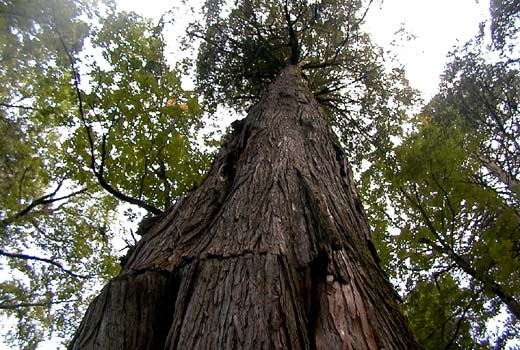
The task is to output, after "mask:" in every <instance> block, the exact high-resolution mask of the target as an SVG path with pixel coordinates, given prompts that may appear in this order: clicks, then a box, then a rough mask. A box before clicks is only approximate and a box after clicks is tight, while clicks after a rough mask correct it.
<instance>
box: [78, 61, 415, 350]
mask: <svg viewBox="0 0 520 350" xmlns="http://www.w3.org/2000/svg"><path fill="white" fill-rule="evenodd" d="M416 348H417V345H416V344H415V342H414V341H413V339H412V336H411V335H410V333H409V331H408V328H407V325H406V321H405V319H404V318H403V316H402V315H401V314H400V312H399V310H398V305H397V296H396V294H395V293H394V292H393V290H392V288H391V286H390V284H389V282H388V280H387V278H386V276H385V274H384V272H383V271H382V269H381V268H380V266H379V264H378V260H377V257H376V253H375V250H374V246H373V244H372V242H371V240H370V233H369V229H368V226H367V223H366V218H365V214H364V213H363V209H362V206H361V203H360V201H359V199H358V196H357V194H356V190H355V187H354V185H353V180H352V176H351V171H350V169H349V166H348V164H347V163H346V161H345V159H344V155H343V152H342V151H341V148H340V147H339V146H338V145H337V143H336V138H335V136H334V134H333V132H332V131H331V129H330V127H329V126H328V125H327V122H326V118H325V115H324V113H323V112H322V111H321V109H320V107H319V105H318V103H317V102H316V101H315V100H314V98H313V97H312V96H311V95H310V93H309V91H308V88H307V86H306V83H305V81H304V80H303V79H302V78H301V75H300V73H299V71H298V69H297V67H296V66H289V67H287V68H286V69H284V70H283V71H282V72H281V73H280V75H279V77H278V78H277V79H276V80H275V81H274V82H273V83H272V84H271V86H270V87H269V89H268V91H267V92H266V93H265V94H264V96H263V98H262V99H261V101H260V102H259V103H258V104H257V105H256V106H254V107H253V108H252V109H251V110H250V112H249V114H248V116H247V118H245V119H244V120H242V121H239V122H235V123H234V131H233V133H232V134H231V135H230V137H229V139H228V140H227V141H226V143H225V144H224V146H223V148H222V150H221V152H220V155H219V156H217V158H216V159H215V161H214V163H213V165H212V168H211V170H210V173H209V175H208V177H207V178H206V180H205V181H204V182H203V183H202V185H201V186H200V187H199V188H197V189H196V190H194V191H192V192H191V193H189V194H188V195H187V196H186V197H185V198H184V199H182V200H181V201H179V202H178V203H177V204H176V205H175V206H174V207H173V208H172V209H171V210H169V211H168V212H166V213H165V214H164V215H162V216H161V217H159V218H157V221H156V223H155V224H154V225H152V226H151V228H150V229H149V230H148V231H147V232H146V233H145V234H144V235H143V237H142V239H141V240H140V242H139V243H138V244H137V246H136V247H135V249H134V250H133V251H132V252H131V254H130V255H129V257H128V259H127V261H126V264H125V266H124V268H123V270H122V272H121V273H120V275H119V276H118V277H116V278H114V279H113V280H112V281H111V282H110V283H109V284H108V285H107V286H105V288H104V289H103V291H102V292H101V294H100V295H99V296H98V297H97V298H96V299H95V300H94V302H93V303H92V304H91V306H90V307H89V309H88V311H87V314H86V316H85V318H84V320H83V322H82V323H81V326H80V328H79V329H78V331H77V334H76V336H75V337H74V339H73V341H72V343H71V345H70V347H69V349H81V350H87V349H96V350H98V349H111V350H117V349H204V350H206V349H298V350H300V349H352V350H354V349H370V350H373V349H386V350H390V349H403V350H404V349H416Z"/></svg>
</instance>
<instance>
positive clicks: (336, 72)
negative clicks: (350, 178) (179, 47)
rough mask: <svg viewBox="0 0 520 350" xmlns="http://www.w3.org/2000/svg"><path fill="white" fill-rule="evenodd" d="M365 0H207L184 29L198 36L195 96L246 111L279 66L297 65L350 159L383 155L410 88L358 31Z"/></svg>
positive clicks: (407, 102) (396, 129) (402, 117)
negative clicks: (200, 13)
mask: <svg viewBox="0 0 520 350" xmlns="http://www.w3.org/2000/svg"><path fill="white" fill-rule="evenodd" d="M370 3H371V2H370V1H367V2H363V1H357V0H353V1H319V2H309V1H301V0H294V1H285V2H284V1H265V0H247V1H240V2H236V3H234V4H230V3H227V2H224V1H216V0H208V1H206V3H205V7H204V11H205V12H204V21H202V22H199V23H196V24H195V25H194V27H193V30H192V31H191V33H190V36H191V37H192V38H197V39H200V40H201V43H200V50H199V55H198V58H197V61H196V68H197V82H198V86H199V88H200V90H201V92H202V94H203V95H204V97H205V99H206V100H207V101H208V102H209V104H210V105H213V106H216V105H217V104H226V105H228V106H232V107H234V108H237V109H238V110H245V109H247V107H249V106H250V105H251V104H253V103H255V102H256V101H257V100H258V98H259V96H260V93H261V92H262V90H263V89H264V88H265V87H266V85H267V84H268V83H269V82H270V81H271V80H272V79H273V78H274V77H275V76H276V74H277V73H278V72H279V71H280V70H281V69H282V68H283V67H285V66H286V65H288V64H298V65H299V66H300V67H301V69H302V72H303V74H304V75H305V77H306V78H307V79H308V81H309V86H310V89H311V91H312V93H313V94H314V96H315V97H316V99H317V100H318V101H319V102H320V103H321V104H322V106H323V107H324V108H325V110H326V111H327V113H328V114H329V116H330V118H331V121H332V122H333V124H334V126H335V127H337V128H338V130H339V131H340V133H341V135H342V142H343V143H344V144H345V146H346V147H345V149H346V150H347V152H348V153H349V155H350V159H352V160H353V161H354V163H355V165H356V166H359V165H360V163H361V160H362V159H364V158H366V155H367V153H368V154H371V156H374V157H375V156H377V154H381V153H385V152H386V150H387V149H388V147H389V146H390V145H391V141H390V139H391V137H392V136H396V135H399V134H400V132H401V126H402V123H403V121H404V120H405V118H406V110H407V109H408V107H409V106H410V105H411V104H412V103H413V101H414V99H415V97H414V96H415V94H414V91H413V90H412V89H410V87H409V86H408V82H407V80H406V78H405V76H404V70H403V69H402V68H400V67H398V66H396V65H395V64H392V62H391V57H390V55H387V54H385V53H384V52H383V50H382V49H381V48H379V47H377V46H376V45H374V44H373V43H372V42H371V40H370V36H369V35H368V34H367V33H365V32H364V31H363V30H362V29H361V28H362V24H363V20H364V17H365V14H366V12H367V11H368V7H369V6H370ZM224 9H225V10H224ZM392 66H393V67H392Z"/></svg>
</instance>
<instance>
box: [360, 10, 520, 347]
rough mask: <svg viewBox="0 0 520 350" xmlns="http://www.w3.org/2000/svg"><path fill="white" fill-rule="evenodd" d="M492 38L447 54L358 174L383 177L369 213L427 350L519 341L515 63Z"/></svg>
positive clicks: (508, 40) (506, 41)
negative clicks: (397, 135)
mask: <svg viewBox="0 0 520 350" xmlns="http://www.w3.org/2000/svg"><path fill="white" fill-rule="evenodd" d="M495 3H496V2H495ZM502 5H503V6H505V2H503V3H502ZM493 14H494V15H496V12H493ZM501 20H502V21H503V20H504V19H500V18H496V17H493V18H492V21H493V22H492V25H493V28H496V26H497V23H498V22H500V21H501ZM509 20H511V18H509V17H508V19H507V21H509ZM497 21H498V22H497ZM508 23H509V22H508ZM500 25H506V24H504V23H502V24H500ZM492 34H493V37H492V38H493V39H494V40H495V41H494V42H493V44H486V41H487V38H486V35H485V31H482V32H481V33H480V35H478V36H477V37H475V38H474V39H473V40H472V41H470V42H468V43H466V44H465V45H464V46H462V47H460V48H458V49H456V50H455V51H454V52H453V53H452V54H451V55H450V57H449V63H448V64H447V66H446V70H445V73H444V75H443V76H442V82H441V85H440V87H439V92H438V94H437V95H436V96H434V97H433V98H432V99H431V101H429V102H428V104H427V105H426V106H424V108H423V109H422V111H421V113H419V114H418V115H417V116H416V117H415V120H414V123H413V130H412V132H410V133H409V134H408V135H407V136H406V137H405V138H404V139H403V141H402V143H401V144H400V145H399V146H397V147H396V148H395V149H394V153H393V155H392V157H391V161H387V162H386V164H385V165H382V164H379V165H377V164H375V165H374V168H373V169H371V170H370V171H368V172H367V173H366V174H365V175H366V178H365V184H366V186H370V184H371V183H372V184H373V182H372V181H373V179H374V177H373V176H374V175H376V174H377V173H378V172H379V171H382V172H383V173H384V175H383V178H382V179H381V178H379V181H378V184H377V185H376V186H372V189H373V188H374V187H376V188H378V189H377V190H376V191H372V192H370V189H369V188H368V187H367V188H366V192H365V193H367V202H369V206H370V207H372V208H373V210H372V211H371V210H369V213H372V214H373V220H372V223H373V225H374V227H375V233H376V235H377V236H378V239H376V241H377V242H379V244H380V245H379V248H380V251H381V253H382V254H381V255H382V257H383V259H384V260H386V261H387V263H388V265H387V266H388V271H389V272H390V273H391V274H392V277H393V278H394V279H395V280H396V281H398V280H401V283H404V285H403V292H404V293H405V299H404V308H405V310H406V313H407V314H408V316H409V320H410V322H411V325H412V328H414V330H415V331H416V333H417V336H418V340H419V341H420V342H421V343H423V344H425V347H426V348H431V349H439V348H444V349H489V348H494V349H495V348H496V349H498V348H505V347H506V344H508V341H509V340H512V339H518V334H519V333H518V332H519V328H518V327H519V325H518V321H517V320H518V317H519V316H520V314H519V311H520V303H519V302H520V289H519V287H520V286H519V285H518V281H519V277H520V276H519V275H518V273H519V271H520V260H519V257H520V256H519V254H518V253H519V250H518V248H519V242H520V221H519V219H520V216H519V214H520V212H519V208H520V202H519V199H520V197H519V192H518V188H519V187H518V185H519V184H520V183H519V172H520V167H519V166H520V164H519V159H520V148H519V147H518V146H519V143H518V142H519V137H518V135H519V134H518V131H519V130H520V129H519V126H520V125H519V116H520V114H519V109H518V103H519V100H520V95H519V91H520V90H519V88H520V85H519V83H520V80H519V79H518V76H519V74H518V73H519V71H518V70H519V66H518V62H519V61H518V59H514V57H513V55H512V52H509V51H508V52H504V50H509V49H507V48H506V47H511V45H513V44H512V42H514V41H515V39H514V35H513V32H510V34H509V35H508V36H507V37H502V38H499V39H497V38H496V36H495V34H496V31H493V32H492ZM497 40H499V41H498V43H499V44H500V45H499V46H498V47H499V48H498V49H496V48H493V47H492V46H491V45H493V46H495V45H496V44H497ZM504 45H505V46H504ZM495 47H497V46H495ZM497 57H501V58H497ZM377 208H379V209H377ZM389 228H392V229H393V232H394V233H393V234H391V233H390V232H392V231H391V230H390V229H389ZM396 231H397V232H396ZM404 276H405V278H404V279H403V277H404ZM498 320H500V321H498ZM497 323H499V324H501V327H499V328H498V329H499V330H497V328H496V325H497Z"/></svg>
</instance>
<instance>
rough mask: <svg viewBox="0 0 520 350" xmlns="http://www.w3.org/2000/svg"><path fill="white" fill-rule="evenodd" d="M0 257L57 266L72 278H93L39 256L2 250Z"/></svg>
mask: <svg viewBox="0 0 520 350" xmlns="http://www.w3.org/2000/svg"><path fill="white" fill-rule="evenodd" d="M0 255H1V256H5V257H8V258H14V259H24V260H35V261H41V262H44V263H47V264H51V265H53V266H56V267H57V268H59V269H60V270H62V271H63V272H65V273H67V274H68V275H70V276H72V277H76V278H84V279H88V278H92V276H85V275H79V274H77V273H75V272H72V271H71V270H69V269H66V268H65V267H63V265H62V264H60V263H58V262H56V261H54V260H52V259H48V258H40V257H38V256H33V255H27V254H18V253H10V252H6V251H5V250H2V249H0Z"/></svg>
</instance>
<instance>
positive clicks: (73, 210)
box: [0, 0, 209, 349]
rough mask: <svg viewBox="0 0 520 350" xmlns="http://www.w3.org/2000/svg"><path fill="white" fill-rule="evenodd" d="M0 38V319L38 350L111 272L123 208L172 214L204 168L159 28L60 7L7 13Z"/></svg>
mask: <svg viewBox="0 0 520 350" xmlns="http://www.w3.org/2000/svg"><path fill="white" fill-rule="evenodd" d="M0 25H1V29H0V30H1V33H2V35H1V36H0V54H1V60H2V69H0V77H1V79H2V86H1V87H0V143H1V145H2V147H1V148H0V194H1V196H0V220H1V221H0V269H1V271H2V279H1V280H0V311H1V312H2V314H3V319H4V320H5V319H7V318H8V319H9V320H11V321H12V322H13V321H14V323H13V327H12V328H10V329H9V332H8V334H6V341H7V342H8V343H10V344H11V345H15V344H16V345H18V347H19V348H24V349H35V348H37V347H38V344H39V343H40V342H41V341H42V340H43V339H44V338H46V337H49V336H51V335H53V336H59V337H60V338H61V339H63V341H67V340H68V338H69V337H70V334H71V332H72V331H73V330H74V329H75V328H76V327H77V323H78V320H79V317H80V315H82V314H83V312H84V310H85V307H86V305H87V304H88V301H89V300H90V298H91V297H92V296H93V295H95V294H96V292H97V290H98V289H99V288H100V286H101V285H103V284H104V283H105V282H106V281H107V280H108V279H109V278H111V277H112V276H114V275H115V274H117V272H118V271H119V269H120V266H119V260H118V258H119V256H120V255H121V254H122V252H121V250H117V249H120V248H121V247H117V248H116V247H115V246H114V242H116V241H121V240H125V241H129V242H128V244H129V245H130V244H132V243H131V242H130V240H131V239H129V238H128V236H129V235H130V234H131V229H130V228H128V226H127V227H121V226H118V224H117V221H118V220H120V219H121V218H120V217H119V216H120V214H117V213H118V212H121V211H122V209H120V208H121V204H122V202H121V200H123V201H127V202H130V203H133V204H137V205H139V206H141V207H146V208H152V209H156V210H157V211H160V210H159V209H157V208H161V209H166V208H168V207H169V206H170V205H172V204H173V203H175V201H176V200H177V198H178V197H179V196H180V195H181V194H182V193H184V192H185V191H187V190H189V189H190V188H192V187H193V186H195V185H197V184H198V183H199V182H200V181H201V179H202V176H203V175H204V173H205V171H206V168H207V166H208V163H209V160H208V156H207V155H206V154H205V153H204V152H203V151H202V150H201V142H199V141H198V140H199V131H200V129H201V128H202V126H203V123H202V121H201V118H202V109H201V107H200V106H199V103H198V99H197V96H196V95H194V94H193V93H191V92H189V91H185V90H183V89H182V88H181V83H180V77H181V74H180V72H179V70H178V69H174V68H172V67H170V65H168V64H167V62H166V59H165V57H164V50H165V41H164V38H163V36H162V29H163V28H162V24H161V23H159V24H158V25H154V24H153V23H151V22H150V21H148V20H145V19H143V18H141V17H139V16H137V15H135V14H131V13H130V14H128V13H116V12H115V10H114V9H113V5H112V4H110V3H108V2H107V3H105V2H101V1H75V0H59V1H36V2H35V1H16V2H8V3H6V2H2V3H1V4H0ZM85 48H86V49H85ZM135 212H136V210H135V207H134V208H133V209H127V210H126V213H127V214H128V215H129V219H130V220H131V221H132V220H136V219H137V217H138V215H137V214H135Z"/></svg>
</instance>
